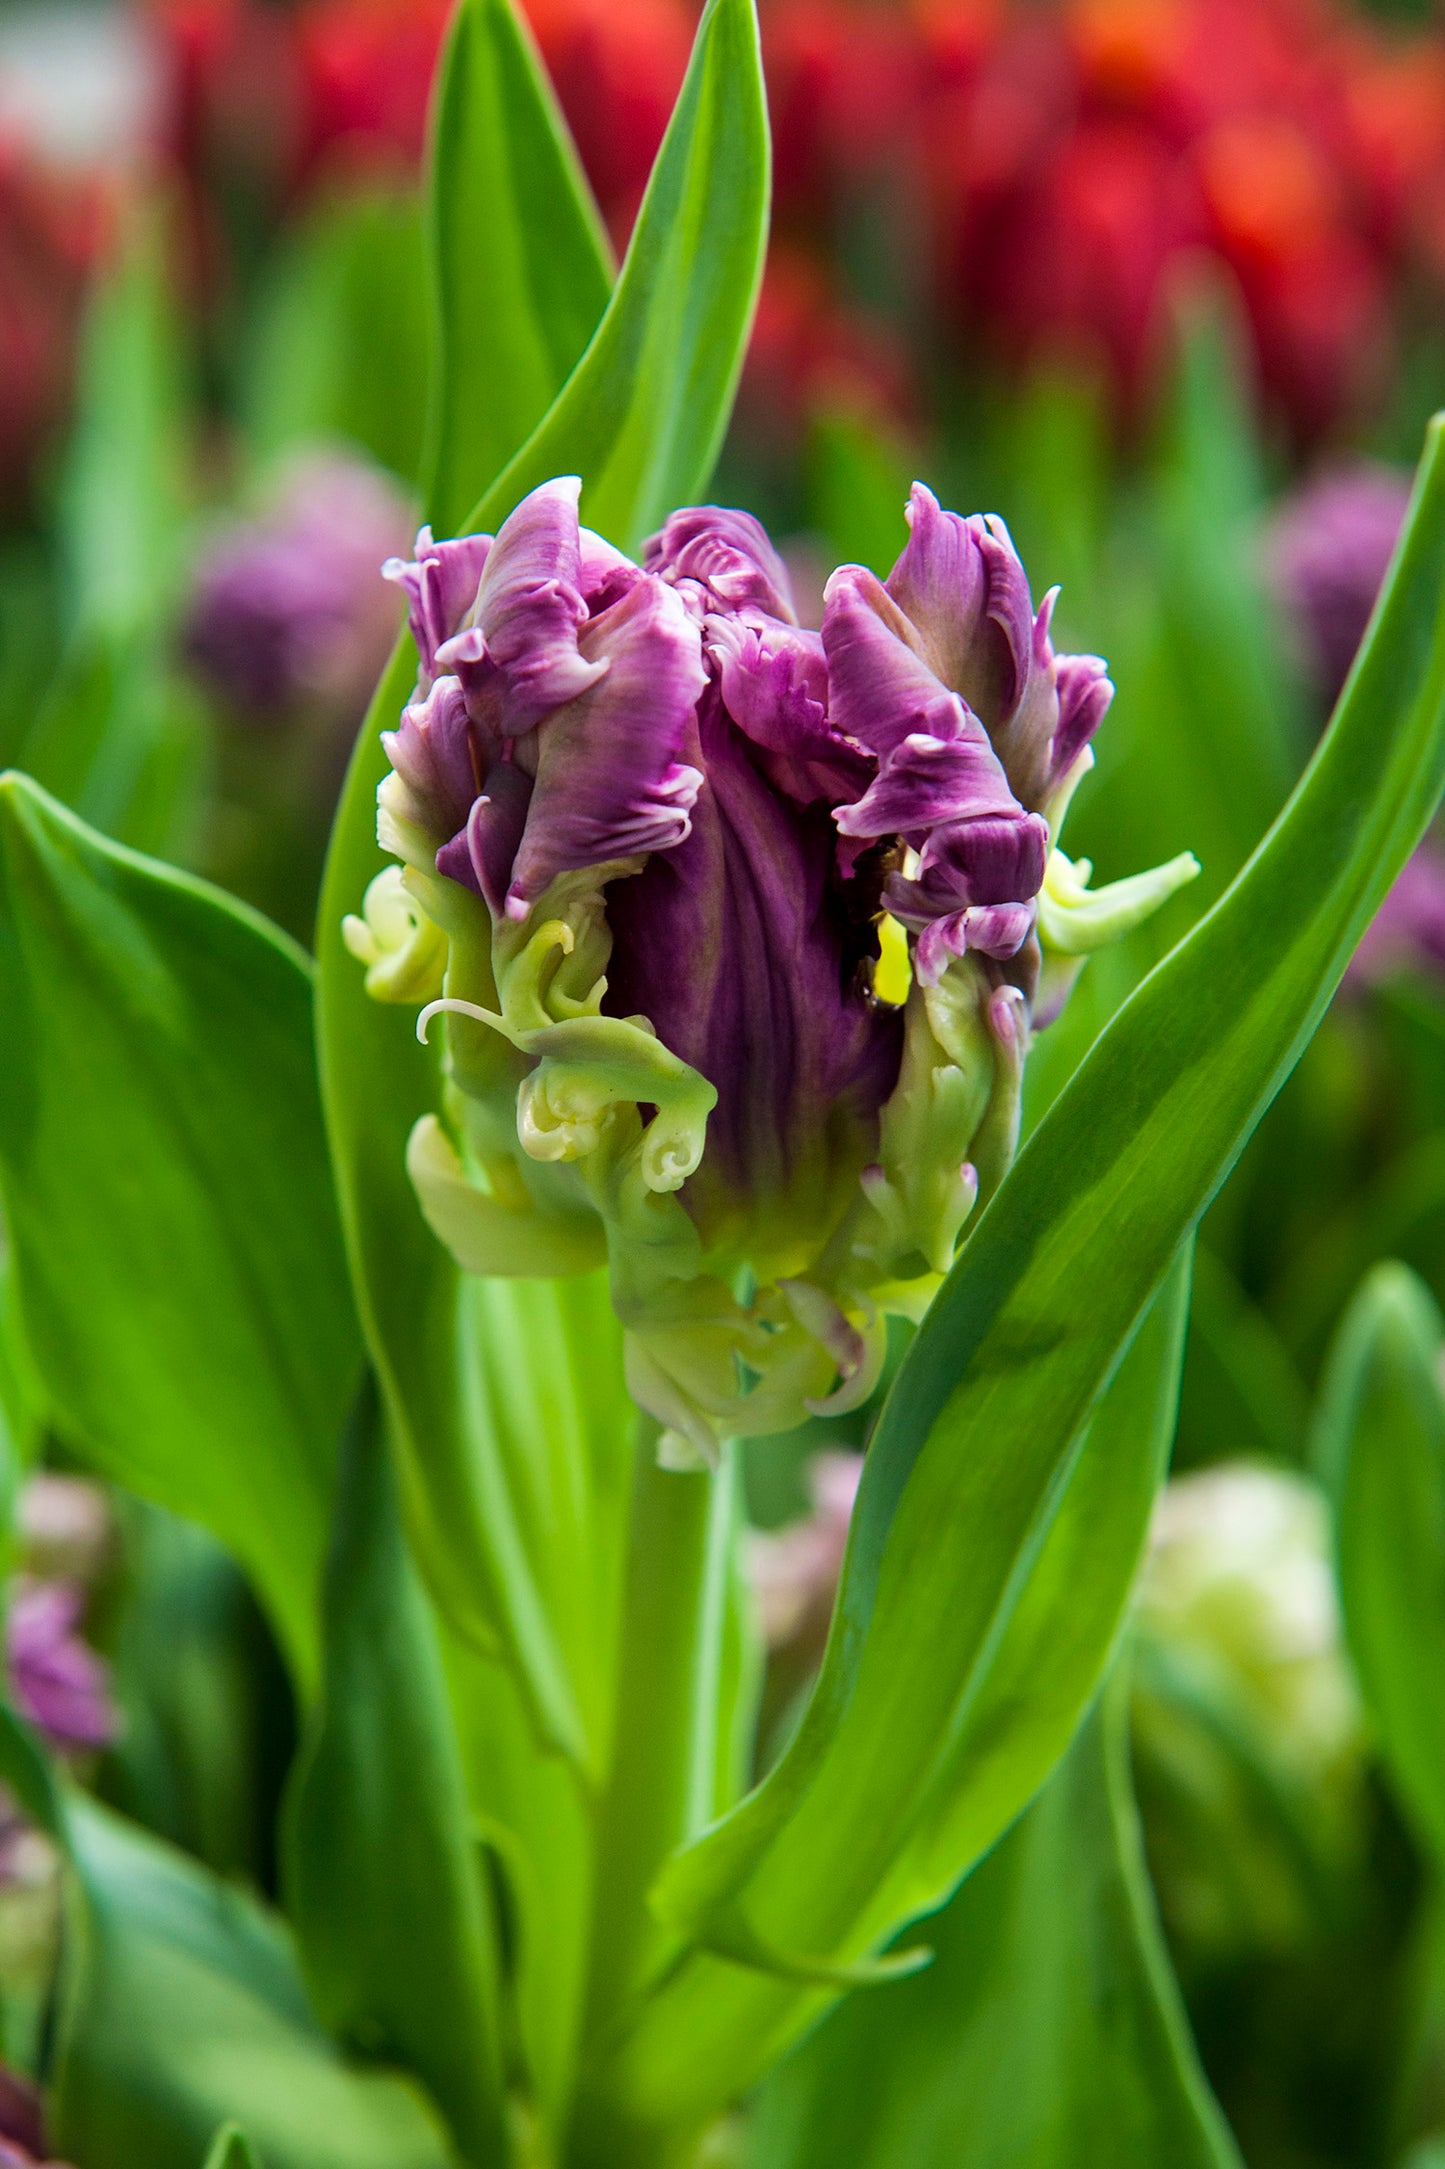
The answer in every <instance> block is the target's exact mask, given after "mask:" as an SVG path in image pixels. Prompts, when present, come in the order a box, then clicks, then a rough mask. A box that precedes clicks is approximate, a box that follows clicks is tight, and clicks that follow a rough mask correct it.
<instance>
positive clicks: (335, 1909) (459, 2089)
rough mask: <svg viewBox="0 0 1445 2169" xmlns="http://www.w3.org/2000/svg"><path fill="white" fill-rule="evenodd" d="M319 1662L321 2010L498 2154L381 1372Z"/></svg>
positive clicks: (469, 2138)
mask: <svg viewBox="0 0 1445 2169" xmlns="http://www.w3.org/2000/svg"><path fill="white" fill-rule="evenodd" d="M323 1655H324V1666H323V1675H322V1689H321V1695H320V1699H319V1702H318V1706H317V1710H316V1714H315V1717H314V1719H313V1723H312V1729H311V1734H310V1737H309V1739H308V1741H307V1743H306V1746H305V1749H304V1752H303V1756H302V1760H301V1762H300V1765H299V1767H298V1769H297V1772H296V1775H295V1778H294V1779H293V1786H292V1793H291V1798H290V1803H289V1809H288V1813H287V1817H286V1844H285V1869H286V1873H285V1890H286V1898H287V1910H288V1912H289V1914H290V1917H291V1920H292V1923H293V1925H294V1927H295V1930H296V1935H297V1940H298V1943H299V1945H300V1951H301V1960H302V1965H303V1968H304V1970H305V1973H306V1977H307V1980H308V1982H309V1983H310V1985H311V1989H312V1994H313V1997H314V1999H315V2003H316V2007H317V2009H318V2011H319V2012H320V2013H321V2015H322V2016H323V2018H324V2019H325V2021H326V2023H327V2026H328V2028H329V2030H330V2031H331V2033H332V2034H334V2035H335V2037H336V2038H337V2039H338V2040H339V2041H342V2042H344V2043H348V2044H350V2045H351V2046H353V2047H354V2048H356V2049H358V2050H360V2051H362V2052H364V2053H365V2054H367V2055H368V2056H370V2057H372V2058H377V2057H381V2058H383V2059H384V2060H386V2061H388V2062H392V2063H397V2064H400V2065H404V2066H405V2067H407V2068H408V2069H410V2070H412V2071H413V2072H415V2073H416V2075H417V2076H418V2077H419V2078H420V2079H421V2080H423V2081H424V2083H425V2084H426V2085H427V2086H428V2088H429V2089H430V2091H431V2093H432V2096H433V2098H434V2099H435V2100H436V2102H437V2103H438V2105H439V2106H440V2107H441V2108H442V2109H443V2110H444V2111H445V2112H446V2114H447V2117H448V2119H449V2121H450V2123H451V2126H452V2129H453V2131H454V2132H455V2133H456V2136H457V2139H458V2142H459V2144H460V2146H461V2148H462V2151H463V2153H464V2154H465V2156H466V2158H467V2160H468V2161H474V2162H479V2163H480V2162H486V2161H488V2160H491V2159H495V2158H500V2156H501V2154H502V2152H503V2148H504V2139H503V2125H504V2108H503V2091H502V2053H501V2040H500V2030H499V2019H498V2000H499V1989H498V1963H499V1960H498V1949H497V1938H496V1930H495V1924H494V1922H493V1919H492V1914H491V1892H490V1888H489V1885H488V1884H487V1881H486V1870H485V1864H484V1862H483V1860H482V1858H481V1856H480V1854H479V1851H478V1848H477V1845H476V1842H475V1837H474V1834H473V1829H472V1821H471V1815H470V1811H469V1809H468V1804H467V1797H466V1781H465V1777H464V1774H463V1769H462V1763H461V1757H460V1753H459V1751H458V1746H457V1740H456V1735H455V1733H454V1731H453V1728H452V1720H451V1711H450V1707H449V1703H448V1697H447V1685H446V1678H445V1674H444V1672H443V1669H442V1657H441V1651H440V1648H439V1646H438V1642H437V1636H436V1629H435V1626H434V1624H433V1621H432V1617H431V1614H430V1610H429V1607H428V1605H427V1602H426V1598H425V1596H424V1595H423V1593H422V1590H421V1587H420V1584H419V1582H418V1580H417V1577H416V1572H415V1569H414V1568H413V1566H412V1564H411V1561H410V1559H409V1558H408V1556H407V1551H406V1543H405V1539H404V1537H403V1535H402V1530H401V1523H400V1518H399V1513H398V1507H397V1501H396V1485H395V1478H394V1476H393V1473H392V1469H391V1465H390V1460H389V1457H388V1454H387V1449H386V1443H385V1440H384V1438H383V1436H382V1432H381V1425H380V1418H379V1414H378V1411H377V1407H376V1396H375V1393H374V1391H373V1390H372V1389H371V1387H370V1385H369V1383H368V1387H367V1389H366V1390H365V1392H364V1394H363V1396H362V1399H361V1401H360V1403H359V1405H358V1408H357V1411H356V1414H355V1416H354V1418H353V1421H352V1423H351V1425H350V1426H349V1428H348V1432H347V1437H346V1441H345V1444H344V1447H343V1451H342V1456H341V1467H340V1471H339V1476H338V1484H337V1508H336V1520H335V1526H334V1529H333V1534H332V1543H331V1553H330V1557H329V1559H328V1562H327V1572H326V1590H325V1606H324V1644H323Z"/></svg>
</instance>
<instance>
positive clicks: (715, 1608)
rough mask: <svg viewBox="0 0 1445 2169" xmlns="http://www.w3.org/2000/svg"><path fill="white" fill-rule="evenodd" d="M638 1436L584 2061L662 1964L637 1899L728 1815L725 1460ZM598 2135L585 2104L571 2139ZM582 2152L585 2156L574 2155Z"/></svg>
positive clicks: (731, 1571) (731, 1550)
mask: <svg viewBox="0 0 1445 2169" xmlns="http://www.w3.org/2000/svg"><path fill="white" fill-rule="evenodd" d="M655 1442H656V1431H655V1427H653V1426H652V1425H651V1424H650V1423H647V1422H644V1423H643V1424H642V1426H641V1427H640V1437H639V1443H638V1454H637V1462H636V1468H635V1472H634V1479H633V1497H632V1519H631V1527H630V1532H629V1540H628V1559H627V1570H626V1587H625V1591H624V1597H623V1619H622V1633H621V1638H620V1646H619V1654H618V1695H617V1716H616V1732H615V1739H614V1748H613V1755H612V1761H611V1775H610V1777H609V1779H608V1782H607V1784H606V1786H605V1787H604V1789H603V1792H602V1795H601V1798H600V1800H599V1802H598V1808H597V1852H596V1890H597V1899H596V1906H595V1911H594V1917H593V1930H592V1969H591V1978H590V1982H589V1990H588V2007H587V2021H586V2033H587V2038H588V2040H589V2042H590V2043H591V2044H592V2047H593V2050H594V2052H595V2051H596V2050H597V2049H599V2048H602V2047H603V2045H604V2044H605V2042H606V2041H607V2040H608V2039H610V2038H611V2037H612V2036H614V2035H615V2032H616V2030H617V2027H618V2024H619V2021H620V2020H621V2018H622V2017H623V2015H624V2013H625V2011H626V2009H627V2007H628V2006H629V2005H630V2003H631V2002H632V2001H633V1999H634V1998H635V1997H636V1995H637V1994H638V1993H639V1991H640V1990H641V1989H642V1987H643V1985H644V1983H645V1981H646V1980H647V1979H648V1977H649V1976H650V1975H651V1974H652V1973H653V1972H655V1970H656V1969H657V1966H658V1964H659V1963H660V1962H661V1961H663V1960H664V1959H665V1958H666V1956H667V1936H666V1932H665V1931H664V1930H663V1929H662V1927H661V1926H660V1924H659V1923H658V1922H657V1920H656V1919H655V1917H654V1916H653V1914H652V1912H651V1910H650V1908H649V1906H648V1903H647V1894H648V1891H649V1889H650V1887H651V1884H652V1882H653V1879H654V1877H655V1875H656V1873H657V1870H658V1868H659V1867H660V1866H661V1864H662V1862H663V1861H664V1860H665V1859H666V1857H667V1855H668V1854H669V1853H670V1852H671V1851H672V1849H673V1848H674V1846H676V1845H678V1844H680V1843H682V1842H683V1841H684V1840H685V1839H686V1838H688V1837H691V1836H693V1835H695V1834H696V1832H697V1831H698V1830H700V1829H701V1828H702V1827H703V1825H704V1824H705V1823H707V1822H709V1821H711V1820H712V1818H713V1817H714V1816H715V1815H716V1814H718V1813H719V1812H720V1810H721V1809H722V1808H723V1807H724V1806H725V1805H726V1804H727V1796H728V1791H729V1788H730V1784H731V1780H732V1774H733V1773H732V1771H731V1769H730V1768H729V1767H728V1765H729V1763H730V1760H731V1758H730V1756H729V1753H728V1745H729V1740H730V1736H731V1733H732V1730H733V1727H732V1724H731V1722H730V1719H729V1705H730V1704H731V1703H732V1702H733V1701H734V1700H735V1696H734V1695H733V1694H732V1692H731V1691H730V1682H731V1683H733V1684H736V1680H737V1678H738V1676H739V1667H738V1665H737V1662H736V1651H737V1646H738V1645H737V1639H736V1634H735V1631H734V1630H735V1629H736V1625H737V1621H736V1617H735V1614H734V1607H735V1604H736V1592H737V1586H738V1585H737V1576H736V1571H735V1553H736V1532H737V1522H738V1515H739V1511H740V1489H741V1486H740V1479H739V1473H738V1465H737V1455H736V1451H735V1449H734V1448H732V1447H730V1446H726V1447H724V1449H723V1455H722V1460H721V1463H720V1465H719V1467H718V1468H717V1469H716V1470H715V1471H710V1470H699V1471H688V1472H685V1473H683V1472H678V1471H676V1470H670V1469H661V1468H659V1467H658V1465H657V1460H656V1455H655V1452H654V1447H655ZM589 2127H590V2128H591V2129H592V2130H593V2131H594V2132H595V2130H596V2128H597V2106H596V2104H594V2105H593V2107H592V2108H591V2109H590V2110H589V2107H588V2105H587V2103H586V2101H585V2100H584V2102H583V2104H582V2106H581V2108H580V2110H579V2129H578V2136H579V2139H580V2138H581V2137H582V2135H583V2132H584V2131H585V2130H586V2129H588V2128H589ZM585 2151H586V2149H585V2148H584V2152H585Z"/></svg>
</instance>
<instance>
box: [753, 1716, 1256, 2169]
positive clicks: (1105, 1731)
mask: <svg viewBox="0 0 1445 2169" xmlns="http://www.w3.org/2000/svg"><path fill="white" fill-rule="evenodd" d="M1121 1685H1122V1683H1120V1682H1115V1683H1113V1684H1111V1686H1110V1688H1109V1689H1108V1690H1107V1691H1106V1694H1105V1697H1104V1700H1103V1702H1102V1704H1101V1705H1100V1706H1099V1707H1098V1708H1096V1710H1095V1711H1094V1713H1093V1715H1092V1716H1091V1717H1090V1719H1089V1721H1088V1723H1087V1725H1086V1726H1085V1728H1084V1730H1083V1732H1082V1733H1081V1734H1080V1736H1079V1738H1078V1740H1077V1741H1076V1743H1075V1745H1074V1746H1073V1748H1072V1749H1071V1750H1070V1752H1069V1754H1068V1755H1067V1756H1066V1757H1065V1759H1064V1761H1063V1762H1062V1763H1061V1764H1060V1765H1059V1768H1058V1769H1057V1770H1056V1771H1055V1773H1054V1775H1053V1776H1052V1777H1051V1778H1050V1780H1049V1782H1048V1784H1047V1785H1046V1786H1045V1787H1044V1789H1043V1791H1042V1792H1041V1793H1040V1795H1039V1797H1038V1799H1037V1800H1036V1801H1035V1802H1034V1804H1033V1806H1032V1807H1031V1808H1030V1809H1029V1811H1028V1814H1027V1815H1026V1816H1025V1817H1024V1818H1023V1820H1022V1821H1021V1822H1020V1823H1019V1824H1018V1825H1017V1827H1016V1828H1015V1829H1013V1830H1011V1831H1010V1832H1009V1834H1008V1836H1007V1837H1006V1838H1005V1839H1004V1840H1003V1841H1002V1843H1001V1844H1000V1845H999V1846H998V1848H997V1850H996V1851H995V1852H993V1853H992V1854H990V1856H989V1858H988V1859H987V1860H986V1861H984V1863H983V1864H982V1866H980V1867H979V1868H977V1869H976V1870H975V1871H974V1873H973V1874H972V1875H971V1876H970V1877H969V1879H968V1881H967V1882H966V1883H965V1884H964V1886H963V1888H962V1890H960V1891H959V1893H958V1895H957V1896H956V1897H955V1898H954V1899H953V1900H952V1902H951V1903H950V1904H949V1906H948V1907H947V1909H946V1910H945V1911H944V1912H942V1913H940V1914H938V1915H936V1916H935V1918H934V1919H933V1920H931V1921H930V1922H929V1923H928V1929H927V1934H928V1940H929V1942H930V1943H931V1944H932V1945H933V1947H934V1950H935V1953H936V1956H935V1960H934V1963H933V1965H932V1966H930V1967H929V1968H928V1969H927V1971H926V1972H923V1973H921V1974H919V1975H918V1976H917V1978H916V1979H914V1980H911V1981H904V1982H900V1983H898V1984H896V1985H894V1986H892V1987H888V1988H881V1989H878V1990H877V1991H875V1992H873V1993H870V1994H864V1995H858V1996H854V1997H852V1998H851V1999H850V2001H849V2002H848V2003H846V2004H845V2005H844V2006H843V2008H842V2009H841V2010H840V2011H837V2012H835V2013H834V2014H833V2016H832V2017H831V2018H829V2020H828V2021H827V2023H826V2024H825V2025H824V2026H823V2027H822V2028H821V2029H820V2030H819V2032H818V2033H817V2034H816V2035H815V2036H814V2037H813V2038H812V2039H811V2040H810V2041H808V2042H807V2043H805V2045H804V2046H803V2047H802V2048H801V2049H799V2050H798V2051H797V2052H796V2054H795V2055H794V2056H793V2057H792V2058H791V2059H790V2060H789V2062H788V2063H787V2064H785V2065H784V2066H783V2067H782V2069H781V2070H780V2071H779V2072H778V2073H777V2074H776V2075H775V2076H774V2077H773V2078H772V2079H771V2080H770V2081H769V2082H768V2083H767V2085H766V2086H765V2087H764V2088H763V2090H762V2093H761V2096H760V2099H759V2103H758V2107H757V2110H756V2112H755V2114H756V2117H757V2128H756V2131H755V2135H754V2137H753V2142H752V2144H753V2151H752V2153H751V2154H750V2156H749V2161H750V2169H814V2164H816V2163H819V2162H824V2161H825V2162H827V2164H828V2169H938V2165H939V2164H942V2163H945V2162H946V2163H947V2164H948V2169H1003V2165H1004V2164H1006V2163H1007V2164H1010V2165H1012V2164H1015V2163H1017V2164H1020V2165H1022V2164H1027V2165H1028V2169H1081V2165H1082V2164H1094V2163H1098V2164H1101V2165H1102V2164H1104V2163H1114V2162H1117V2163H1120V2164H1123V2163H1125V2162H1127V2163H1128V2164H1129V2169H1240V2157H1239V2154H1238V2151H1237V2150H1236V2148H1235V2146H1234V2143H1233V2141H1232V2139H1231V2138H1230V2135H1229V2132H1228V2130H1227V2128H1226V2127H1225V2124H1224V2119H1223V2117H1222V2116H1221V2115H1220V2112H1219V2109H1218V2106H1217V2104H1216V2103H1215V2101H1214V2100H1213V2097H1212V2096H1211V2094H1210V2092H1209V2088H1208V2084H1207V2082H1206V2080H1205V2077H1204V2074H1203V2072H1202V2071H1201V2069H1200V2067H1199V2059H1198V2056H1197V2054H1196V2053H1195V2049H1194V2044H1193V2042H1192V2041H1191V2039H1190V2036H1189V2028H1188V2022H1187V2020H1186V2018H1185V2015H1184V2010H1183V2007H1182V2004H1181V2001H1180V1996H1179V1989H1178V1985H1177V1983H1176V1982H1175V1980H1174V1977H1173V1973H1172V1970H1171V1968H1170V1964H1169V1956H1168V1952H1167V1951H1166V1949H1165V1946H1164V1939H1163V1937H1162V1935H1161V1934H1160V1931H1159V1922H1158V1918H1157V1915H1156V1913H1155V1908H1154V1897H1153V1893H1152V1891H1151V1890H1150V1888H1149V1878H1148V1871H1147V1868H1146V1866H1145V1862H1144V1852H1143V1846H1142V1843H1141V1840H1140V1833H1139V1826H1138V1815H1137V1811H1136V1809H1135V1806H1134V1797H1133V1787H1132V1785H1131V1782H1130V1776H1129V1746H1128V1738H1127V1707H1126V1703H1125V1699H1124V1697H1123V1694H1122V1692H1121Z"/></svg>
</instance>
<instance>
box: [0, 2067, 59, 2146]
mask: <svg viewBox="0 0 1445 2169" xmlns="http://www.w3.org/2000/svg"><path fill="white" fill-rule="evenodd" d="M46 2155H47V2149H46V2145H45V2112H44V2109H43V2107H42V2105H41V2100H40V2095H39V2093H38V2092H37V2091H36V2089H35V2087H33V2086H32V2085H31V2084H30V2082H29V2080H28V2079H23V2078H21V2076H20V2074H19V2072H18V2071H12V2070H11V2069H10V2068H9V2066H8V2065H6V2064H0V2169H61V2165H59V2164H51V2163H49V2162H47V2160H46Z"/></svg>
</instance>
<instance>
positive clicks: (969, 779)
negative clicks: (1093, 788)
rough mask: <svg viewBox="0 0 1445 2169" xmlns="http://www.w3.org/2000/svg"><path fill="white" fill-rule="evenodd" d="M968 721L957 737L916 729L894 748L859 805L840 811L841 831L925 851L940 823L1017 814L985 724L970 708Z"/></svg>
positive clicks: (842, 808)
mask: <svg viewBox="0 0 1445 2169" xmlns="http://www.w3.org/2000/svg"><path fill="white" fill-rule="evenodd" d="M963 725H964V727H963V729H962V731H961V732H960V735H959V736H958V737H957V738H929V737H927V736H925V735H924V734H923V733H921V732H915V733H914V734H913V736H912V737H909V738H905V739H904V740H903V742H902V744H901V745H898V746H895V747H894V749H893V751H892V752H891V753H890V754H889V755H888V757H887V759H886V760H885V761H884V763H883V767H882V770H881V772H880V773H879V775H878V778H877V780H876V781H875V782H874V783H873V784H872V785H871V786H870V788H869V789H868V790H867V791H865V792H864V794H863V796H862V798H860V799H859V801H858V803H857V804H856V805H854V806H843V807H841V808H840V809H839V811H838V813H837V815H836V819H837V823H838V827H839V829H840V830H841V831H842V833H843V834H844V835H845V836H868V837H874V836H894V835H897V836H903V837H904V838H906V840H907V841H908V842H909V843H911V844H912V845H913V846H914V848H915V849H916V850H922V848H923V846H924V844H925V842H926V841H927V837H928V833H929V832H930V831H931V830H932V829H933V828H935V827H936V826H937V825H938V824H939V823H940V822H948V821H959V820H976V819H978V818H979V817H980V816H981V815H985V814H997V815H1003V816H1011V815H1016V814H1017V813H1018V812H1019V810H1020V809H1019V806H1018V803H1017V801H1016V799H1015V798H1014V795H1013V793H1012V791H1011V790H1010V789H1009V787H1008V780H1007V778H1006V777H1005V775H1004V772H1003V770H1002V768H1001V767H1000V766H999V763H998V759H997V757H996V755H995V753H994V750H993V748H992V746H991V745H990V744H989V742H988V735H987V733H986V732H985V730H984V728H983V725H982V724H981V723H980V722H979V720H978V718H977V717H976V716H974V715H970V714H969V713H968V711H967V710H966V709H965V710H963Z"/></svg>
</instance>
